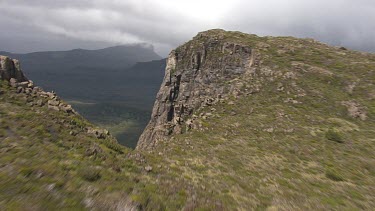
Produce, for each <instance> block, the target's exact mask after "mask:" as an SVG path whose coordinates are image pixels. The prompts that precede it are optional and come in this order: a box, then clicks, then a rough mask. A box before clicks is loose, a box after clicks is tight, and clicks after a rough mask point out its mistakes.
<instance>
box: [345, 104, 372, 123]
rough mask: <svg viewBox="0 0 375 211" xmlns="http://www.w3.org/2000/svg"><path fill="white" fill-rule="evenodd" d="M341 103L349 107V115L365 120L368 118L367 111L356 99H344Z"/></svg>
mask: <svg viewBox="0 0 375 211" xmlns="http://www.w3.org/2000/svg"><path fill="white" fill-rule="evenodd" d="M341 104H342V105H344V106H346V107H347V109H348V113H349V116H351V117H354V118H359V119H361V120H363V121H364V120H366V119H367V111H366V109H365V108H364V107H362V106H361V105H360V104H359V103H357V102H354V101H344V102H342V103H341Z"/></svg>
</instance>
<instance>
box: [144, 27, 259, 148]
mask: <svg viewBox="0 0 375 211" xmlns="http://www.w3.org/2000/svg"><path fill="white" fill-rule="evenodd" d="M254 63H255V62H254V54H253V52H252V49H251V48H250V47H249V46H248V45H243V44H239V43H235V42H232V41H229V40H226V39H225V33H224V31H223V30H210V31H206V32H202V33H199V34H198V35H197V36H196V37H194V39H193V40H191V41H189V42H187V43H185V44H184V45H182V46H180V47H178V48H177V49H176V50H173V51H172V52H171V53H170V55H169V57H168V60H167V67H166V71H165V77H164V80H163V82H162V85H161V87H160V90H159V92H158V94H157V97H156V101H155V104H154V108H153V111H152V115H151V120H150V122H149V124H148V126H147V127H146V129H145V130H144V132H143V134H142V135H141V137H140V139H139V142H138V146H137V148H142V149H147V148H152V147H153V146H155V145H156V144H157V143H158V141H160V140H166V139H168V136H170V135H171V134H179V133H183V132H185V131H186V130H189V129H191V128H192V127H193V123H194V115H193V114H194V112H195V111H197V110H199V109H200V108H202V107H205V106H209V105H212V104H214V103H217V102H219V101H220V100H221V99H222V98H225V97H226V95H227V94H228V93H230V92H232V91H233V89H234V87H231V86H228V84H227V83H226V82H228V81H231V80H233V79H235V78H238V77H241V75H244V74H246V73H249V72H251V69H252V66H254Z"/></svg>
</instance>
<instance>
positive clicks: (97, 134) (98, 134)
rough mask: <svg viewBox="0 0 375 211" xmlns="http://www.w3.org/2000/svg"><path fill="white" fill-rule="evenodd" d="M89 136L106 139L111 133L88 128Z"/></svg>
mask: <svg viewBox="0 0 375 211" xmlns="http://www.w3.org/2000/svg"><path fill="white" fill-rule="evenodd" d="M87 133H88V134H93V135H94V136H95V137H96V138H98V139H105V138H106V137H107V136H109V131H108V130H106V129H99V128H88V129H87Z"/></svg>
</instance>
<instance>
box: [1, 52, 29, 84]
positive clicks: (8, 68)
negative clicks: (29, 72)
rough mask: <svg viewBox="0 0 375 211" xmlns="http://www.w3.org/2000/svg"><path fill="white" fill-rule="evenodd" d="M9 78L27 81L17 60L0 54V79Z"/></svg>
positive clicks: (8, 79)
mask: <svg viewBox="0 0 375 211" xmlns="http://www.w3.org/2000/svg"><path fill="white" fill-rule="evenodd" d="M11 78H14V79H16V80H17V81H18V82H23V81H27V78H26V77H25V75H24V74H23V72H22V70H21V67H20V63H19V62H18V60H16V59H10V58H9V57H7V56H0V80H7V81H10V79H11Z"/></svg>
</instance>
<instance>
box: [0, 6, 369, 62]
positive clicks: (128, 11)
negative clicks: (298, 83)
mask: <svg viewBox="0 0 375 211" xmlns="http://www.w3.org/2000/svg"><path fill="white" fill-rule="evenodd" d="M212 28H222V29H225V30H234V31H242V32H246V33H251V34H257V35H260V36H295V37H301V38H306V37H308V38H314V39H317V40H319V41H322V42H325V43H329V44H332V45H338V46H345V47H348V48H351V49H356V50H363V51H371V52H375V39H374V38H375V0H230V1H221V0H0V29H1V30H0V51H10V52H13V53H28V52H35V51H48V50H69V49H75V48H84V49H99V48H104V47H109V46H115V45H124V44H137V43H149V44H152V45H153V46H154V47H155V51H156V52H157V53H158V54H159V55H161V56H166V55H167V54H168V53H169V51H170V50H171V49H173V48H175V47H177V46H179V45H181V44H183V43H184V42H186V41H188V40H189V39H191V38H192V37H193V36H195V35H196V34H197V33H198V32H200V31H205V30H208V29H212Z"/></svg>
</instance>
